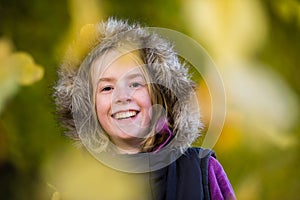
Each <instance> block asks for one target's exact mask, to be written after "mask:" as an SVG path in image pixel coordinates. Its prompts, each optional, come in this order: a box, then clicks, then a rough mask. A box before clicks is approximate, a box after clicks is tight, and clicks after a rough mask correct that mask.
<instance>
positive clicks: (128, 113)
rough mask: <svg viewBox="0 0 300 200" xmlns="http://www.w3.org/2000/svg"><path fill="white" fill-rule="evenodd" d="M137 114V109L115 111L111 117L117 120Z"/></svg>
mask: <svg viewBox="0 0 300 200" xmlns="http://www.w3.org/2000/svg"><path fill="white" fill-rule="evenodd" d="M137 114H138V111H122V112H117V113H115V114H113V115H112V117H113V118H115V119H117V120H122V119H128V118H132V117H135V116H136V115H137Z"/></svg>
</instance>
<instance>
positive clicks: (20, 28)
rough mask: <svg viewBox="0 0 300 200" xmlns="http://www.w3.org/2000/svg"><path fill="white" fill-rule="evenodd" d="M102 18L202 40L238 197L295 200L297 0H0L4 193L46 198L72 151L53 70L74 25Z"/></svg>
mask: <svg viewBox="0 0 300 200" xmlns="http://www.w3.org/2000/svg"><path fill="white" fill-rule="evenodd" d="M108 16H115V17H118V18H126V19H129V20H130V21H140V22H141V23H142V24H145V25H147V26H156V27H164V28H170V29H173V30H177V31H180V32H182V33H185V34H187V35H188V36H190V37H191V38H194V39H195V40H197V41H198V42H199V43H200V44H202V45H203V46H204V47H205V49H206V50H207V51H208V53H209V54H210V55H211V56H212V58H213V60H214V61H215V63H216V65H217V66H218V69H219V71H220V73H221V75H222V78H223V81H224V86H225V89H226V96H227V115H226V121H225V124H224V129H223V131H222V134H221V136H220V138H219V140H218V142H217V144H216V145H215V146H214V147H213V148H214V150H215V151H216V153H217V156H218V159H219V161H220V162H221V163H222V165H223V167H224V169H225V171H226V172H227V174H228V177H229V178H230V180H231V183H232V185H233V187H234V189H235V192H236V195H237V197H238V199H249V200H250V199H297V198H299V197H298V196H299V190H300V181H299V178H300V171H299V168H300V149H299V139H300V123H299V122H300V120H299V97H300V81H299V78H298V77H299V75H300V66H299V62H298V60H299V52H300V1H297V0H278V1H271V0H261V1H258V0H245V1H239V0H222V1H218V0H211V1H204V0H202V1H201V0H165V1H158V0H152V1H139V0H128V1H122V0H110V1H108V0H86V1H79V0H68V1H64V0H61V1H50V0H31V1H21V0H0V199H3V200H4V199H5V200H6V199H8V200H10V199H12V200H13V199H16V200H17V199H18V200H19V199H43V198H45V199H51V195H50V196H49V197H48V198H46V196H47V195H44V194H41V193H43V190H44V189H43V188H45V187H50V188H51V187H52V188H55V187H54V186H51V184H50V183H49V180H47V178H45V177H47V175H45V174H46V172H45V171H46V170H45V168H50V169H51V168H52V169H56V168H57V166H56V165H55V164H54V163H53V162H51V161H49V160H52V159H53V158H55V159H58V158H59V157H60V156H61V155H63V154H64V152H65V151H68V150H67V149H70V148H71V149H72V148H75V147H74V145H73V143H72V142H71V141H69V140H68V139H67V138H65V137H64V136H62V129H61V128H60V127H59V125H58V123H57V122H56V120H55V116H54V114H53V113H54V111H55V107H54V105H53V102H52V99H51V94H52V92H53V91H52V89H51V88H52V86H53V85H54V84H55V81H56V70H57V68H58V66H59V63H60V62H61V59H62V56H63V53H64V51H65V49H66V47H67V44H69V43H70V42H71V41H72V40H74V38H75V37H76V35H78V32H79V31H80V28H81V27H82V26H83V25H84V24H87V23H96V22H98V21H100V20H103V19H107V17H108ZM199 84H200V85H201V83H199ZM199 87H200V86H199ZM199 91H201V88H199ZM199 98H200V99H201V95H199ZM200 102H202V101H201V100H200ZM202 103H203V105H201V106H202V107H203V111H204V114H203V115H204V120H205V122H206V123H209V116H210V114H209V109H206V106H205V101H203V102H202ZM208 107H209V105H207V108H208ZM49 163H50V164H49ZM54 191H55V189H54ZM50 193H51V192H50ZM55 198H56V197H55V195H53V196H52V199H55Z"/></svg>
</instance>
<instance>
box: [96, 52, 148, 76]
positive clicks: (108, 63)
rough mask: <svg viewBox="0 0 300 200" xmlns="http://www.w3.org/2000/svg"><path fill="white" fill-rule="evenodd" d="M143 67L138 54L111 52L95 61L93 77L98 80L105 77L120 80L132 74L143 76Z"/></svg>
mask: <svg viewBox="0 0 300 200" xmlns="http://www.w3.org/2000/svg"><path fill="white" fill-rule="evenodd" d="M143 65H144V63H143V61H142V59H141V57H140V55H139V53H138V52H127V53H120V52H117V51H110V52H107V53H105V54H104V55H103V56H100V57H99V58H97V59H96V60H95V62H94V63H93V68H94V70H93V71H94V72H93V73H94V74H93V75H94V76H95V78H96V79H98V80H99V79H101V78H103V77H108V78H116V79H118V78H121V77H122V76H126V75H130V74H137V73H139V74H142V71H141V67H143Z"/></svg>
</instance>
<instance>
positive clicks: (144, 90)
mask: <svg viewBox="0 0 300 200" xmlns="http://www.w3.org/2000/svg"><path fill="white" fill-rule="evenodd" d="M99 60H100V59H98V60H97V61H96V62H95V63H94V64H95V67H100V66H99V65H100V63H101V62H102V61H100V62H99ZM102 63H103V62H102ZM139 65H143V62H142V60H141V59H140V58H139V57H138V55H136V54H134V53H127V54H125V55H122V56H120V57H118V58H117V59H116V60H114V61H113V62H112V63H110V64H108V65H107V66H102V67H103V70H102V72H101V73H100V76H99V77H96V78H97V79H98V80H99V81H98V83H97V89H96V112H97V116H98V120H99V122H100V124H101V126H102V128H103V129H104V130H105V131H106V133H107V134H108V135H109V137H110V139H111V140H112V141H113V142H114V143H115V144H116V145H117V146H118V147H120V148H121V149H123V150H129V151H135V150H134V149H136V151H138V149H139V146H140V143H141V141H143V140H144V138H145V136H146V135H147V134H148V132H149V125H150V121H151V106H152V104H151V98H150V95H149V91H148V87H147V82H146V80H145V77H144V75H143V73H142V71H141V68H140V67H139Z"/></svg>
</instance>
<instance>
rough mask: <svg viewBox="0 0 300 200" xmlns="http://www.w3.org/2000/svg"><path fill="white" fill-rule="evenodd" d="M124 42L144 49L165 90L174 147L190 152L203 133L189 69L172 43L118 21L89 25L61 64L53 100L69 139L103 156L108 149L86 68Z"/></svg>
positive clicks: (136, 25)
mask: <svg viewBox="0 0 300 200" xmlns="http://www.w3.org/2000/svg"><path fill="white" fill-rule="evenodd" d="M120 37H122V38H123V40H124V38H125V40H126V41H128V42H133V43H136V44H139V45H140V46H141V48H142V49H144V54H145V56H144V62H145V64H146V65H147V66H148V68H149V69H148V70H149V71H150V72H151V75H152V78H153V81H154V82H155V83H157V84H159V85H162V86H163V88H165V89H164V90H163V92H164V95H165V97H166V99H167V100H168V101H169V105H172V107H171V108H170V109H171V114H170V115H171V116H170V117H171V118H172V120H171V121H172V123H173V124H172V125H173V135H174V138H173V139H172V141H171V142H170V143H169V146H171V147H174V148H180V149H181V150H184V149H186V148H187V147H189V146H190V145H191V144H192V142H193V141H194V140H195V139H196V138H197V137H199V136H200V135H199V132H200V129H201V128H202V124H201V122H200V114H199V109H198V104H197V99H196V95H195V92H194V83H193V81H191V79H190V76H189V75H188V69H187V67H186V65H185V64H183V63H181V62H180V61H179V58H178V55H177V54H176V52H175V51H174V50H173V45H172V43H170V42H169V41H167V40H165V39H163V38H162V37H161V36H159V35H157V34H156V33H153V32H152V31H149V30H148V29H147V28H142V27H140V26H139V25H138V24H133V25H131V24H129V23H128V22H126V21H122V20H116V19H108V21H106V22H103V23H100V24H97V25H88V26H85V27H84V28H83V29H82V30H81V35H80V37H79V38H78V40H77V42H76V43H74V44H73V46H71V47H70V49H69V50H68V52H67V54H66V57H65V59H64V61H63V63H62V64H61V65H60V68H59V70H58V81H57V83H56V85H55V87H54V90H55V92H54V99H55V103H56V105H57V115H58V117H59V121H60V122H61V123H62V125H63V126H64V127H65V128H66V131H65V134H66V135H67V136H69V137H70V138H72V139H74V140H78V141H81V142H83V143H84V144H85V145H86V144H88V145H89V146H91V147H92V148H93V149H95V150H97V149H98V150H99V151H102V150H103V149H105V147H106V146H107V143H108V139H107V137H103V135H104V134H101V133H102V132H103V130H102V128H101V127H100V126H99V123H98V122H97V121H96V120H95V113H94V112H93V110H94V106H93V101H94V100H93V95H92V88H91V86H90V80H89V79H90V78H89V76H90V73H89V70H87V69H89V67H90V66H88V65H90V63H91V61H92V60H94V59H95V56H94V55H97V52H98V54H100V53H101V52H103V51H104V50H105V49H107V48H110V47H111V46H114V45H120V44H119V43H118V40H119V39H120ZM95 51H97V52H96V53H90V52H95Z"/></svg>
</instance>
